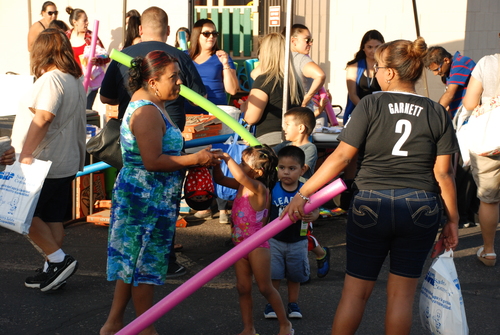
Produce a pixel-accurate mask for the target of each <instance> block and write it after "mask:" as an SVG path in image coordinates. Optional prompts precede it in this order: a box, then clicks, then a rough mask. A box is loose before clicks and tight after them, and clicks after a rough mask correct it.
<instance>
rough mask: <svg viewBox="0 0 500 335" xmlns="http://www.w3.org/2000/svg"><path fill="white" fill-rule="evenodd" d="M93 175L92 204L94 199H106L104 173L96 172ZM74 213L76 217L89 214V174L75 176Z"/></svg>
mask: <svg viewBox="0 0 500 335" xmlns="http://www.w3.org/2000/svg"><path fill="white" fill-rule="evenodd" d="M93 176H94V178H93V179H94V196H93V201H92V204H94V203H95V201H96V200H104V199H106V184H105V182H104V173H102V172H97V173H94V174H93ZM75 184H76V213H75V217H76V218H77V219H79V218H82V217H85V216H87V215H88V214H89V207H90V175H84V176H81V177H78V178H76V182H75Z"/></svg>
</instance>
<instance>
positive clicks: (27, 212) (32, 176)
mask: <svg viewBox="0 0 500 335" xmlns="http://www.w3.org/2000/svg"><path fill="white" fill-rule="evenodd" d="M51 165H52V162H51V161H42V160H39V159H34V160H33V164H31V165H28V164H21V163H19V162H18V161H16V162H14V164H12V165H7V166H6V168H5V171H1V172H0V226H2V227H5V228H8V229H10V230H13V231H15V232H17V233H20V234H27V233H28V231H29V228H30V226H31V220H32V219H33V214H34V212H35V209H36V205H37V203H38V198H39V196H40V191H41V190H42V186H43V182H44V181H45V177H47V173H48V172H49V168H50V166H51Z"/></svg>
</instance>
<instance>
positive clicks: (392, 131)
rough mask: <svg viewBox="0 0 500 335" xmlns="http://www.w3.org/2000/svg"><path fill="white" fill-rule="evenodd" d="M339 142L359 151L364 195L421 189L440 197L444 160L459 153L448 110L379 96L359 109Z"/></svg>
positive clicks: (400, 96)
mask: <svg viewBox="0 0 500 335" xmlns="http://www.w3.org/2000/svg"><path fill="white" fill-rule="evenodd" d="M338 139H339V140H340V141H343V142H345V143H347V144H349V145H352V146H353V147H356V148H358V149H359V160H358V169H359V171H358V174H357V176H356V179H355V182H356V186H357V187H358V188H359V189H365V190H366V189H368V190H370V189H372V190H377V189H379V190H381V189H396V188H416V189H421V190H426V191H430V192H439V188H438V185H437V182H436V179H435V177H434V173H433V168H434V163H435V161H436V156H438V155H449V154H453V153H455V152H457V151H458V143H457V139H456V136H455V131H454V130H453V126H452V123H451V119H450V117H449V116H448V113H447V112H446V110H445V109H444V108H443V106H441V105H440V104H438V103H437V102H434V101H432V100H430V99H428V98H425V97H422V96H420V95H416V94H406V93H400V92H377V93H374V94H372V95H369V96H366V97H364V98H363V99H361V101H360V102H359V103H358V105H357V106H356V108H355V109H354V111H353V112H352V114H351V118H350V120H349V122H348V123H347V124H346V126H345V128H344V130H343V131H342V133H341V134H340V135H339V137H338Z"/></svg>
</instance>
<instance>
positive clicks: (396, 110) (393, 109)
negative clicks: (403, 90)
mask: <svg viewBox="0 0 500 335" xmlns="http://www.w3.org/2000/svg"><path fill="white" fill-rule="evenodd" d="M388 107H389V113H391V114H408V115H413V116H416V117H419V116H420V112H422V110H423V109H424V107H421V106H418V105H415V104H410V103H408V102H397V103H394V104H393V103H390V104H388Z"/></svg>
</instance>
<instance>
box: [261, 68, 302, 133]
mask: <svg viewBox="0 0 500 335" xmlns="http://www.w3.org/2000/svg"><path fill="white" fill-rule="evenodd" d="M265 80H266V75H264V74H262V75H260V76H258V77H257V78H256V79H255V81H254V83H253V85H252V89H254V88H256V89H259V90H261V91H263V92H264V93H266V94H267V96H268V101H267V105H266V108H265V109H264V113H263V114H262V117H261V118H260V120H259V122H257V123H256V125H257V127H256V131H255V137H259V136H261V135H264V134H268V133H271V132H275V131H281V130H282V127H281V119H282V114H283V81H282V80H280V81H278V83H277V84H276V87H275V88H274V90H273V85H274V83H273V82H272V81H271V82H270V83H268V84H266V85H265V86H264V81H265ZM289 99H290V98H289ZM289 101H290V100H289ZM288 106H289V107H290V108H291V107H294V106H292V105H290V102H289V103H288Z"/></svg>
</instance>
